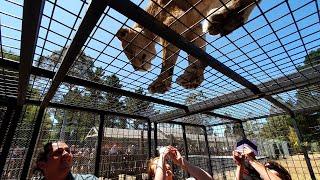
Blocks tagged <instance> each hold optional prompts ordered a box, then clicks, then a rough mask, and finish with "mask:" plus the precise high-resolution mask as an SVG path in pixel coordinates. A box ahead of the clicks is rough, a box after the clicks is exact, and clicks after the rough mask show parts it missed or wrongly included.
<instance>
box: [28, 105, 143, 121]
mask: <svg viewBox="0 0 320 180" xmlns="http://www.w3.org/2000/svg"><path fill="white" fill-rule="evenodd" d="M26 102H27V103H29V104H34V105H37V106H39V105H40V103H41V101H36V100H27V101H26ZM48 106H49V107H53V108H61V109H71V110H79V111H85V112H91V113H98V114H100V113H104V114H109V115H114V116H119V117H125V118H132V119H142V120H148V118H147V117H144V116H140V115H132V114H126V113H119V112H114V111H106V110H99V109H93V108H90V107H80V106H74V105H67V104H60V103H49V105H48Z"/></svg>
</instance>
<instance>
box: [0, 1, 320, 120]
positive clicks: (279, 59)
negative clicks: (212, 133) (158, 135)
mask: <svg viewBox="0 0 320 180" xmlns="http://www.w3.org/2000/svg"><path fill="white" fill-rule="evenodd" d="M202 1H203V0H199V2H198V3H201V2H202ZM93 2H94V1H92V2H91V1H89V0H88V1H84V0H78V1H73V2H72V3H70V2H67V1H63V0H46V1H44V7H43V11H42V14H40V18H41V24H40V25H39V31H38V35H37V36H36V37H37V39H36V42H35V51H34V53H33V61H32V65H33V67H32V68H33V70H31V74H32V75H31V76H30V78H29V81H28V82H29V83H28V85H27V86H28V92H29V93H28V95H27V99H36V100H39V101H42V100H43V99H44V98H45V97H46V95H47V94H48V91H51V90H50V88H51V86H52V84H53V79H54V78H55V76H56V75H55V73H57V72H58V70H59V68H60V69H61V68H62V67H61V63H62V60H63V59H64V57H65V56H66V53H69V52H68V49H70V46H72V42H73V41H75V39H76V36H78V35H77V31H80V30H79V29H80V27H81V23H83V20H84V19H85V16H86V13H87V12H89V8H90V6H91V5H92V4H94V3H93ZM112 3H116V2H112ZM112 3H111V2H110V3H109V5H110V6H106V8H105V9H104V10H103V13H102V15H101V16H99V17H100V18H99V19H97V23H96V24H94V27H93V29H92V31H90V35H89V36H88V37H85V38H86V40H85V42H84V44H83V46H82V47H81V50H80V52H77V54H78V55H77V56H76V58H75V59H74V62H73V63H72V66H71V67H70V68H69V69H68V71H67V72H68V74H67V76H66V77H65V78H62V79H63V82H62V83H59V84H58V85H59V86H58V89H57V90H56V91H53V92H54V96H53V98H52V99H50V100H51V103H60V104H65V105H70V106H80V107H87V108H91V109H103V110H108V111H115V112H119V113H127V114H133V115H141V116H145V117H148V118H151V120H153V121H164V120H174V119H175V118H179V119H177V120H176V121H179V122H180V121H181V122H188V123H190V122H189V121H192V116H190V117H189V118H188V117H185V116H188V115H194V114H197V113H205V112H214V113H216V114H218V115H223V116H229V117H231V119H232V118H234V119H239V120H244V119H247V118H254V117H261V116H268V115H272V114H276V113H284V112H286V111H285V110H282V109H281V107H278V106H277V105H274V104H272V102H270V100H269V99H267V100H265V99H262V98H265V96H268V98H273V99H276V100H278V101H279V102H281V103H282V104H284V105H285V106H286V107H288V108H289V109H291V110H292V111H296V110H303V109H310V108H313V109H315V110H317V109H318V107H319V101H318V100H319V97H320V96H319V86H318V85H317V83H319V80H320V78H319V77H320V76H319V73H320V68H319V63H318V62H319V60H318V59H317V57H309V56H310V53H311V52H312V51H316V50H317V49H319V41H320V40H319V37H320V13H319V1H318V0H306V1H294V0H289V1H286V0H281V1H261V3H259V4H258V3H256V4H254V5H256V7H255V8H254V10H253V12H252V13H251V15H250V17H249V19H248V21H247V22H246V23H245V25H243V26H241V27H240V28H238V29H236V30H235V31H233V32H232V33H231V34H229V35H227V36H219V35H216V36H213V35H209V34H205V33H203V34H201V33H200V34H199V33H197V34H198V36H199V37H200V36H202V37H201V38H203V40H204V41H205V42H206V50H205V52H206V53H207V54H209V55H210V56H212V57H213V58H215V59H216V60H217V61H219V62H220V63H223V65H225V66H226V67H228V68H229V69H230V70H232V71H233V72H234V73H236V74H237V75H239V77H241V78H244V79H245V80H247V81H248V83H249V84H250V87H254V86H256V87H257V88H258V89H259V90H260V91H261V92H260V93H255V92H253V91H252V89H250V87H245V86H244V85H243V84H241V81H237V80H234V79H231V78H230V76H228V73H225V72H223V71H222V72H221V70H219V69H215V68H213V67H209V66H208V67H207V68H206V69H205V72H204V81H203V82H202V83H201V85H200V86H199V87H197V88H196V89H185V88H183V87H182V86H180V85H179V84H178V83H177V82H176V81H177V78H178V77H179V76H181V75H182V74H183V72H184V71H185V70H186V68H187V67H188V64H187V61H188V60H187V59H188V55H189V54H190V52H188V49H182V50H181V52H180V53H179V54H178V60H177V63H176V65H175V69H174V73H173V76H172V85H171V88H170V90H169V91H167V92H165V93H163V94H160V93H156V94H152V93H150V92H149V91H148V86H149V85H150V84H151V83H152V82H153V81H154V80H155V79H156V78H157V77H158V76H159V75H160V74H161V73H163V72H162V71H161V63H162V53H163V48H164V46H163V44H161V43H160V42H159V41H157V38H154V39H150V41H152V42H154V43H156V50H157V53H156V54H155V59H154V60H153V62H152V65H151V69H150V70H148V71H146V72H140V71H135V69H134V68H133V66H132V65H131V63H130V60H129V59H128V58H127V56H126V55H125V52H124V49H125V48H123V47H122V46H121V42H120V41H119V39H118V38H117V37H116V33H117V32H118V30H119V29H120V28H129V29H131V30H133V31H135V29H132V27H133V24H134V21H133V20H131V19H133V18H132V17H126V16H125V15H123V14H121V13H119V12H118V11H120V10H119V9H117V7H116V6H115V5H112ZM124 3H125V4H130V3H134V4H136V5H137V6H139V7H140V8H141V9H145V7H146V6H147V3H148V1H147V0H145V1H143V0H134V1H125V2H124ZM153 3H156V2H153ZM169 3H171V1H169ZM106 4H107V5H108V2H106ZM24 8H26V7H25V5H24V4H23V2H22V1H12V0H6V1H1V6H0V18H1V22H0V30H1V31H0V32H1V57H3V58H2V60H1V61H2V62H5V61H6V62H7V61H8V60H10V59H11V60H12V59H16V60H18V62H19V61H20V63H22V61H25V59H22V58H20V54H21V51H22V50H23V48H24V47H23V46H22V42H23V41H28V40H24V39H23V38H22V31H23V21H27V20H28V19H24V18H25V17H24V15H23V10H24ZM221 8H223V5H222V6H221ZM191 10H195V7H193V6H190V7H189V8H188V10H186V12H185V14H187V12H188V11H191ZM161 11H167V9H166V8H165V7H162V9H161ZM137 13H138V12H137ZM168 13H169V12H168ZM198 13H200V12H199V11H198ZM200 15H201V16H202V19H206V18H207V17H206V16H207V15H206V14H202V13H200ZM182 17H183V16H181V17H180V18H175V17H173V18H175V20H174V21H175V22H180V23H181V24H182V26H186V25H184V24H183V23H182V21H181V18H182ZM142 18H143V16H141V19H142ZM200 23H202V20H201V21H200ZM186 29H190V28H189V27H186ZM154 33H155V34H157V32H154ZM184 33H185V32H183V33H181V35H182V36H183V35H184ZM204 36H206V37H204ZM129 45H132V42H131V44H130V42H129ZM129 45H128V46H129ZM128 46H127V47H128ZM146 46H147V45H146ZM144 50H146V49H144ZM199 50H200V49H199ZM308 58H309V59H311V58H312V60H309V61H308ZM311 61H312V62H313V63H308V62H311ZM306 63H308V64H306ZM8 66H9V65H8ZM8 66H6V67H2V68H1V84H0V94H1V96H10V97H17V94H18V83H19V78H18V70H19V69H18V68H17V67H18V65H17V66H15V67H12V68H15V69H14V70H12V69H9V68H8ZM40 70H41V72H40ZM114 75H115V76H116V78H115V79H112V78H113V76H114ZM110 87H111V89H110ZM107 88H109V89H107ZM112 88H114V89H112ZM139 89H140V90H139ZM70 90H72V91H73V92H75V91H76V93H77V94H78V96H76V95H75V96H73V99H71V100H66V99H65V97H66V96H67V95H69V93H70ZM120 90H121V91H120ZM35 91H36V92H37V93H35ZM138 91H139V93H137V92H138ZM93 92H94V93H96V94H102V96H104V97H107V96H108V95H110V94H111V95H116V96H117V100H119V101H121V102H122V103H118V104H117V103H109V104H108V103H105V104H104V105H103V106H102V105H101V104H100V105H99V106H98V105H97V103H98V102H99V97H98V96H96V97H93V96H91V97H90V99H88V98H80V97H81V96H83V95H85V94H92V93H93ZM32 94H36V95H32ZM298 96H300V98H299V97H298ZM128 97H130V98H131V99H135V100H136V101H139V100H140V101H139V102H140V103H141V106H143V105H144V104H146V103H147V104H148V103H151V104H152V108H153V109H152V110H149V111H144V113H141V112H138V111H136V109H139V108H141V106H137V107H136V108H135V109H132V110H130V109H124V108H123V107H122V106H125V104H126V101H127V100H126V99H127V98H128ZM301 97H303V98H301ZM290 103H291V104H290ZM98 104H99V103H98ZM142 109H143V108H142ZM186 110H187V111H186ZM198 118H199V119H202V121H201V122H200V121H199V122H196V123H197V124H203V125H208V124H215V123H219V122H227V121H228V120H225V119H219V118H213V119H212V117H211V118H210V115H205V114H202V115H199V117H198ZM190 119H191V120H190ZM208 119H209V120H208Z"/></svg>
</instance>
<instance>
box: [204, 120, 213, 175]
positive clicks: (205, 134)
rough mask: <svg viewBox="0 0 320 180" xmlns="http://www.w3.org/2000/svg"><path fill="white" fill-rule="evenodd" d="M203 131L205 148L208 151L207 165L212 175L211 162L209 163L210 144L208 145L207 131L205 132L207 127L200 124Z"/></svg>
mask: <svg viewBox="0 0 320 180" xmlns="http://www.w3.org/2000/svg"><path fill="white" fill-rule="evenodd" d="M202 129H203V132H204V140H205V143H206V148H207V152H208V158H209V160H208V166H209V173H210V175H211V176H212V177H213V172H212V164H211V154H210V146H209V141H208V133H207V128H206V127H205V126H202Z"/></svg>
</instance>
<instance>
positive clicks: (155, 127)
mask: <svg viewBox="0 0 320 180" xmlns="http://www.w3.org/2000/svg"><path fill="white" fill-rule="evenodd" d="M153 126H154V131H153V139H154V146H153V148H154V156H156V157H157V156H159V153H158V151H157V147H158V133H157V131H158V127H157V126H158V123H156V122H155V123H153Z"/></svg>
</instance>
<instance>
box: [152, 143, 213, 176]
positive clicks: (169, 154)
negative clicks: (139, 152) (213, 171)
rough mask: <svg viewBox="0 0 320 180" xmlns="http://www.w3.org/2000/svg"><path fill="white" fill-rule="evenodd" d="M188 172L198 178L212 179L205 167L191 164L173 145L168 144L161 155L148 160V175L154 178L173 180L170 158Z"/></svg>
mask: <svg viewBox="0 0 320 180" xmlns="http://www.w3.org/2000/svg"><path fill="white" fill-rule="evenodd" d="M170 159H171V160H172V161H173V163H174V164H176V165H177V166H179V167H180V168H182V169H183V170H184V171H186V172H188V173H189V174H190V175H191V176H192V177H194V178H195V179H198V180H212V179H213V178H212V176H211V175H210V174H209V173H207V172H206V171H204V170H203V169H201V168H199V167H196V166H194V165H192V164H190V163H189V162H188V161H187V160H185V159H184V158H183V157H182V156H181V154H180V152H179V151H178V150H177V149H176V148H174V147H172V146H167V147H165V149H164V150H163V151H162V152H160V156H159V157H156V158H153V159H150V160H149V161H148V175H149V177H151V178H152V179H154V180H172V179H173V177H174V175H173V172H172V168H171V166H170V165H169V164H168V162H167V161H168V160H170Z"/></svg>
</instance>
